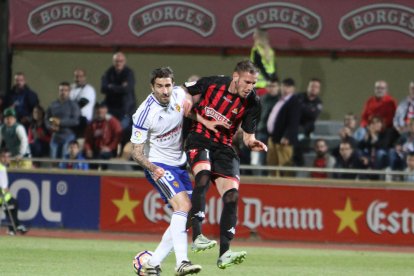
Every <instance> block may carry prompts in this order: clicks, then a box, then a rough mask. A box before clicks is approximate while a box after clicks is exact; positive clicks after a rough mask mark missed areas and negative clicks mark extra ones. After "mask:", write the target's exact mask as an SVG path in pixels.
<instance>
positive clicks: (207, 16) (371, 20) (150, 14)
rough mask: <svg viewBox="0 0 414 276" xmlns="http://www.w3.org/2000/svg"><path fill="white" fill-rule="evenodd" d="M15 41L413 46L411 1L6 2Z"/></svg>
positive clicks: (290, 46) (364, 47) (310, 47)
mask: <svg viewBox="0 0 414 276" xmlns="http://www.w3.org/2000/svg"><path fill="white" fill-rule="evenodd" d="M9 5H10V28H9V29H10V32H9V33H10V39H9V41H10V43H11V44H12V45H22V44H30V45H33V44H38V45H84V46H99V45H102V46H115V45H119V46H138V47H141V46H145V47H152V46H154V47H158V46H164V47H165V46H190V47H250V46H251V44H252V39H251V35H252V33H253V31H254V29H255V28H258V27H263V28H267V29H269V34H270V37H271V39H270V40H271V43H272V45H273V46H274V47H276V48H278V49H294V50H303V49H304V50H341V51H342V50H382V51H392V50H399V51H413V46H414V8H413V2H412V1H411V0H399V1H397V2H395V1H392V2H391V1H390V2H389V3H387V2H383V3H378V1H376V0H365V1H357V0H350V1H342V0H331V1H326V0H314V1H306V0H294V1H277V2H273V1H260V0H259V1H258V0H239V1H236V2H234V1H233V2H231V3H230V2H229V1H221V2H219V1H208V0H200V1H195V0H191V1H178V0H176V1H174V0H171V1H150V0H142V1H134V0H123V1H121V2H120V1H104V0H93V1H80V0H57V1H46V0H19V1H9Z"/></svg>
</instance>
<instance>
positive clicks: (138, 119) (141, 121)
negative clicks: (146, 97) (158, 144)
mask: <svg viewBox="0 0 414 276" xmlns="http://www.w3.org/2000/svg"><path fill="white" fill-rule="evenodd" d="M149 114H150V108H149V106H140V107H139V108H138V110H137V111H136V112H135V114H134V115H132V134H131V142H132V143H133V144H143V143H145V142H146V141H147V139H148V131H149V129H150V127H151V118H152V116H151V115H149Z"/></svg>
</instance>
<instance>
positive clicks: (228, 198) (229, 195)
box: [223, 188, 239, 203]
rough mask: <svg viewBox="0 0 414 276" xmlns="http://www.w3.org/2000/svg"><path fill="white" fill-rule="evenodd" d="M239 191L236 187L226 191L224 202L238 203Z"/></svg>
mask: <svg viewBox="0 0 414 276" xmlns="http://www.w3.org/2000/svg"><path fill="white" fill-rule="evenodd" d="M238 200H239V191H238V190H237V189H236V188H233V189H230V190H228V191H226V192H225V193H224V195H223V203H237V201H238Z"/></svg>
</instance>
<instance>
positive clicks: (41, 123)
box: [28, 105, 51, 157]
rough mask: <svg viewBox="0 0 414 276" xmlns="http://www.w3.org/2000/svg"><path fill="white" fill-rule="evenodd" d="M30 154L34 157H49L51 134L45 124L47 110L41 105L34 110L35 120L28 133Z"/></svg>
mask: <svg viewBox="0 0 414 276" xmlns="http://www.w3.org/2000/svg"><path fill="white" fill-rule="evenodd" d="M28 132H29V133H28V136H29V146H30V152H31V153H32V156H33V157H47V156H49V147H50V137H51V135H50V132H49V130H48V129H47V127H46V124H45V110H44V109H43V107H41V106H40V105H37V106H35V107H34V109H33V120H32V122H31V124H30V126H29V131H28Z"/></svg>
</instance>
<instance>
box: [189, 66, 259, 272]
mask: <svg viewBox="0 0 414 276" xmlns="http://www.w3.org/2000/svg"><path fill="white" fill-rule="evenodd" d="M257 77H258V69H257V68H256V66H255V65H254V64H253V63H252V62H251V61H241V62H239V63H238V64H237V65H236V67H235V69H234V72H233V75H232V77H225V76H215V77H206V78H201V79H199V80H198V81H195V82H187V83H185V84H184V88H185V89H186V90H187V91H188V92H189V94H191V95H192V96H196V95H200V99H199V102H198V103H197V104H196V105H195V107H194V110H195V112H196V115H197V121H193V125H192V129H191V131H190V134H189V135H188V137H187V144H186V150H187V155H188V159H189V164H190V166H191V169H192V171H193V175H194V178H195V187H194V190H193V195H192V200H191V202H192V211H191V213H192V217H191V224H192V229H193V244H192V250H193V251H195V252H199V251H203V250H205V249H209V248H212V247H213V246H215V244H216V242H215V241H212V240H209V239H207V238H206V237H205V236H204V235H202V233H201V225H202V221H203V219H204V217H205V214H204V211H205V203H206V193H207V190H208V188H209V186H210V181H213V182H214V183H215V185H216V188H217V190H218V192H219V193H220V195H221V197H222V200H223V210H222V213H221V219H220V254H219V258H218V260H217V266H218V267H219V268H221V269H224V268H226V267H228V266H231V265H233V264H239V263H241V262H243V260H244V259H245V257H246V254H247V253H246V252H245V251H241V252H232V251H231V250H230V242H231V240H232V239H233V237H234V235H235V232H236V229H235V228H236V223H237V202H238V197H239V181H240V169H239V166H240V160H239V158H238V156H237V154H236V152H235V151H234V150H233V148H232V140H233V135H234V134H235V133H236V131H237V130H238V128H239V126H240V125H241V129H242V130H243V142H244V143H245V145H246V146H248V147H249V148H250V149H251V150H253V151H263V150H264V151H267V147H266V145H265V144H264V143H262V142H260V141H259V140H257V139H256V138H255V134H254V133H255V131H256V126H257V123H258V120H259V118H260V117H259V116H260V101H259V98H258V97H257V95H256V91H255V89H254V87H255V84H256V82H257ZM200 117H201V119H200ZM217 122H224V123H225V125H215V124H217Z"/></svg>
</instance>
